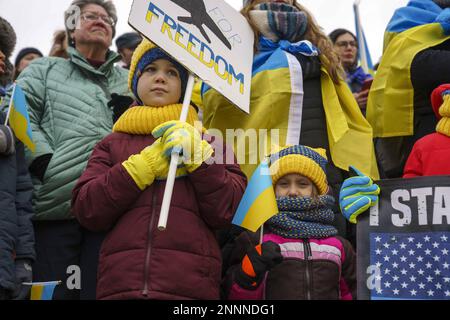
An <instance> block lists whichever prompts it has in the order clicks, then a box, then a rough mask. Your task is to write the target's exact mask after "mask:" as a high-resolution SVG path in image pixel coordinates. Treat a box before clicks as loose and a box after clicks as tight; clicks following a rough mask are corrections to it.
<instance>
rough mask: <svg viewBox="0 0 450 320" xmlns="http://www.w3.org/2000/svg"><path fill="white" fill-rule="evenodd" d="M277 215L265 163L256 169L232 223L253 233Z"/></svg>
mask: <svg viewBox="0 0 450 320" xmlns="http://www.w3.org/2000/svg"><path fill="white" fill-rule="evenodd" d="M277 213H278V207H277V201H276V198H275V191H274V190H273V186H272V178H271V176H270V174H269V166H268V163H267V161H266V160H265V161H263V162H261V164H260V165H259V166H258V168H256V170H255V172H254V173H253V175H252V177H251V178H250V182H249V183H248V186H247V189H245V192H244V195H243V197H242V200H241V202H240V203H239V207H238V209H237V211H236V214H235V216H234V218H233V221H232V223H233V224H235V225H238V226H241V227H243V228H246V229H248V230H250V231H253V232H255V231H256V230H258V228H259V227H261V226H262V225H263V224H264V222H266V221H267V220H268V219H269V218H271V217H272V216H274V215H275V214H277Z"/></svg>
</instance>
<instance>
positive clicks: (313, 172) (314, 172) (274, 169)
mask: <svg viewBox="0 0 450 320" xmlns="http://www.w3.org/2000/svg"><path fill="white" fill-rule="evenodd" d="M327 163H328V160H327V156H326V151H325V149H322V148H317V149H314V148H310V147H307V146H302V145H295V146H289V147H286V148H284V149H281V150H280V151H278V152H276V153H273V154H271V155H270V174H271V176H272V183H273V184H276V183H277V181H278V180H279V179H280V178H281V177H283V176H285V175H287V174H290V173H298V174H301V175H303V176H305V177H307V178H309V179H310V180H311V181H312V182H313V183H314V184H315V185H316V187H317V189H318V191H319V194H320V195H323V194H326V193H327V192H328V183H327V176H326V173H325V172H326V165H327Z"/></svg>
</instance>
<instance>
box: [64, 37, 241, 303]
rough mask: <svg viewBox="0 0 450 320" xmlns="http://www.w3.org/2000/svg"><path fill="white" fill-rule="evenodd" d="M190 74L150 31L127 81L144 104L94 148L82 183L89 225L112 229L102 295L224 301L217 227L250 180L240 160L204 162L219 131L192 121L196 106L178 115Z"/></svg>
mask: <svg viewBox="0 0 450 320" xmlns="http://www.w3.org/2000/svg"><path fill="white" fill-rule="evenodd" d="M186 79H187V70H186V69H184V67H183V66H181V65H180V64H179V63H178V62H177V61H175V60H173V59H172V58H171V57H170V56H168V55H167V54H166V53H165V52H164V51H162V50H161V49H160V48H158V47H156V46H155V45H154V44H153V43H151V42H149V41H148V40H145V39H144V40H143V41H142V43H141V44H140V45H139V46H138V48H137V49H136V50H135V52H134V55H133V58H132V62H131V68H130V74H129V81H128V84H129V87H130V89H131V90H132V91H133V93H134V95H135V97H136V99H137V102H138V103H139V104H138V106H135V107H132V108H130V109H128V110H127V111H126V112H125V113H124V114H123V115H122V116H121V117H120V118H119V119H118V121H117V122H116V124H115V125H114V128H113V133H112V134H110V135H109V136H107V137H106V138H104V139H103V140H102V141H101V142H100V143H99V144H98V145H97V146H96V147H95V149H94V151H93V153H92V155H91V157H90V159H89V162H88V165H87V168H86V170H85V172H84V173H83V175H82V176H81V178H80V179H79V181H78V183H77V185H76V187H75V189H74V191H73V201H72V204H73V213H74V215H75V216H76V217H77V219H78V220H79V221H80V223H81V224H82V225H83V226H84V227H86V228H88V229H90V230H92V231H101V230H109V232H108V235H107V236H106V238H105V240H104V242H103V244H102V248H101V251H100V258H99V268H98V273H97V277H98V283H97V298H98V299H219V286H220V278H221V264H222V260H221V252H220V249H219V245H218V244H217V241H216V239H215V235H214V230H216V229H220V228H224V227H227V226H229V224H230V222H231V219H232V217H233V215H234V212H235V210H236V208H237V206H238V204H239V201H240V199H241V197H242V194H243V192H244V188H245V185H246V178H245V175H244V174H243V173H242V172H241V170H240V168H239V165H238V164H236V163H235V162H234V163H232V164H217V163H212V164H207V163H205V162H206V161H207V160H211V159H210V158H211V156H212V154H213V148H212V147H211V144H212V143H213V142H214V139H213V138H212V137H208V136H203V137H202V135H201V132H199V131H198V130H197V129H196V128H194V127H193V124H194V121H195V120H196V119H197V113H196V111H195V109H194V108H193V107H192V106H190V108H189V113H188V117H187V122H186V123H182V122H180V121H176V120H177V119H179V117H180V111H181V107H182V105H181V104H180V101H181V99H182V97H183V96H184V90H185V88H186ZM155 136H156V137H159V138H158V139H156V138H155ZM189 145H190V146H191V147H192V148H189V147H188V146H189ZM173 148H178V149H179V150H180V152H181V153H182V156H181V157H180V158H181V159H183V163H182V164H181V167H180V168H179V170H178V172H177V178H176V180H175V183H174V189H173V197H172V202H171V207H170V211H169V217H168V221H167V229H166V230H165V231H163V232H161V231H158V230H157V222H158V218H159V213H160V210H161V203H162V199H163V194H164V189H165V178H166V176H167V172H168V168H169V163H170V154H171V151H172V149H173ZM214 151H215V152H216V153H217V152H220V153H228V152H232V151H230V150H228V149H226V148H224V147H222V148H220V150H219V149H218V148H216V149H215V150H214ZM231 158H232V159H233V157H231ZM192 159H193V160H194V161H191V160H192ZM223 159H228V157H226V155H223ZM207 162H208V163H210V162H211V161H207Z"/></svg>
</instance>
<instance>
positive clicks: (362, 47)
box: [353, 3, 374, 75]
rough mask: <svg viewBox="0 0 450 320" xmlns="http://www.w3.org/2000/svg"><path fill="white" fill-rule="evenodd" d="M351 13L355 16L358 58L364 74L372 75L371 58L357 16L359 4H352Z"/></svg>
mask: <svg viewBox="0 0 450 320" xmlns="http://www.w3.org/2000/svg"><path fill="white" fill-rule="evenodd" d="M353 12H354V14H355V28H356V38H357V40H358V48H359V50H358V58H359V61H360V63H361V67H362V68H363V70H364V72H365V73H369V74H371V75H373V74H374V70H373V64H372V58H371V56H370V52H369V47H368V46H367V41H366V36H365V35H364V30H363V28H362V24H361V17H360V15H359V3H355V4H353Z"/></svg>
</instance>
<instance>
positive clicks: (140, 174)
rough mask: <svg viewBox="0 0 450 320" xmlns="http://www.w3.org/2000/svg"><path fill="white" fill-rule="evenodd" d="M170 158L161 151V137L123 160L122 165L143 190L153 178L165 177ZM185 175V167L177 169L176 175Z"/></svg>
mask: <svg viewBox="0 0 450 320" xmlns="http://www.w3.org/2000/svg"><path fill="white" fill-rule="evenodd" d="M169 162H170V159H169V158H168V157H166V156H165V155H164V153H163V144H162V143H161V139H158V140H156V141H155V142H154V143H153V144H152V145H151V146H148V147H146V148H145V149H144V150H142V151H141V153H139V154H134V155H132V156H130V157H129V158H128V160H126V161H124V162H123V163H122V165H123V166H124V168H125V169H126V170H127V172H128V174H129V175H130V176H131V178H133V180H134V182H136V185H137V186H138V187H139V189H141V190H144V189H145V188H147V187H148V186H149V185H151V184H152V183H153V181H154V180H155V179H162V180H163V179H165V178H166V177H167V173H168V172H169ZM183 175H186V169H185V168H178V169H177V177H178V176H183Z"/></svg>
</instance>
